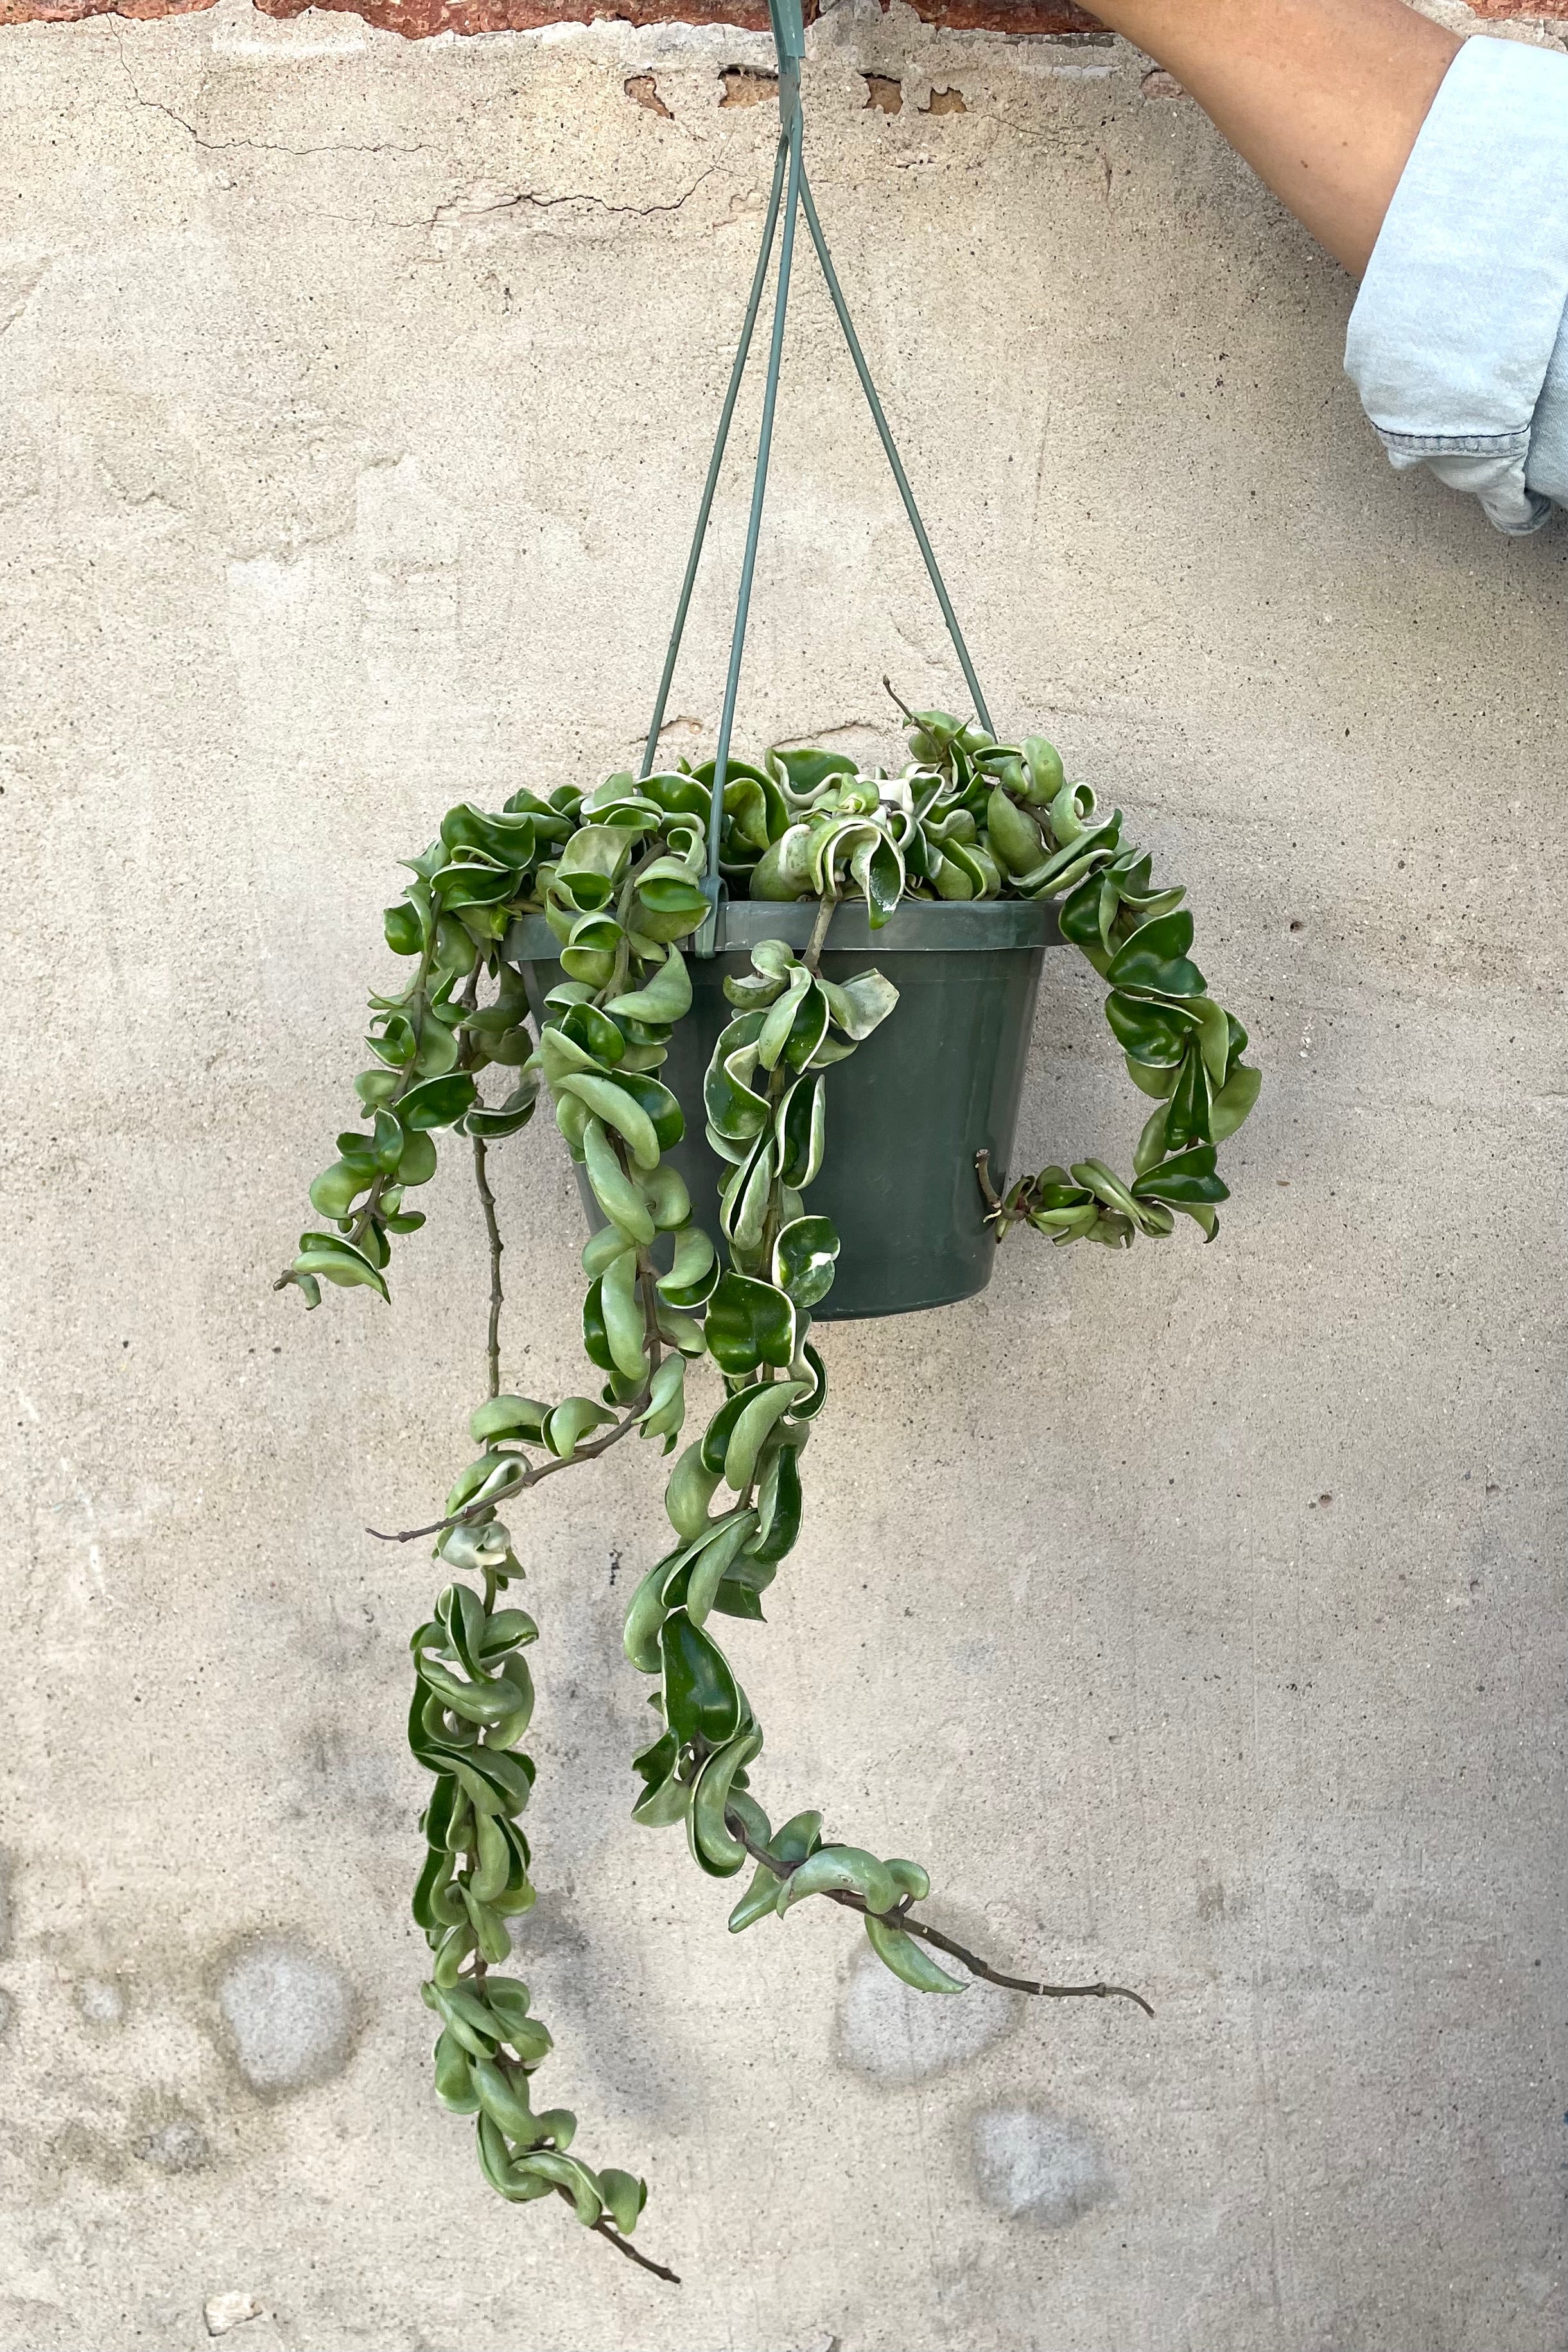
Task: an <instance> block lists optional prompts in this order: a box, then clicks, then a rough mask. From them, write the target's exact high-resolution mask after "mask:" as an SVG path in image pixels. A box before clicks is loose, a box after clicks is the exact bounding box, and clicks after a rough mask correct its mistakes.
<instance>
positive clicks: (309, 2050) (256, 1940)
mask: <svg viewBox="0 0 1568 2352" xmlns="http://www.w3.org/2000/svg"><path fill="white" fill-rule="evenodd" d="M216 1995H217V2005H218V2010H219V2011H220V2013H221V2015H222V2018H223V2022H224V2025H225V2028H226V2037H225V2038H226V2042H227V2045H228V2050H229V2054H230V2055H231V2056H232V2058H233V2060H234V2063H235V2065H236V2066H237V2069H238V2071H239V2073H240V2074H241V2075H242V2076H243V2077H244V2079H245V2081H246V2082H247V2084H249V2086H250V2088H251V2089H252V2090H253V2091H258V2092H259V2093H260V2094H261V2095H262V2096H263V2097H273V2098H276V2097H286V2096H287V2095H289V2093H290V2092H293V2091H302V2090H305V2089H306V2088H308V2087H309V2086H310V2084H316V2083H326V2082H330V2081H331V2078H332V2076H333V2075H334V2074H341V2073H342V2070H343V2068H344V2066H346V2065H347V2063H348V2061H349V2058H350V2055H351V2054H352V2053H353V2045H354V2042H355V2040H356V2038H357V2035H358V2032H359V2028H360V2023H361V2019H360V2014H359V2001H358V1998H357V1996H356V1994H355V1991H354V1989H353V1986H352V1985H351V1984H350V1982H349V1980H348V1979H347V1978H346V1977H345V1976H344V1975H343V1973H342V1969H339V1967H338V1966H337V1964H336V1962H335V1961H332V1960H330V1959H328V1958H327V1957H326V1956H325V1954H324V1953H321V1952H318V1951H314V1950H312V1949H311V1948H310V1945H309V1944H306V1943H304V1942H302V1941H299V1940H297V1939H295V1938H294V1937H288V1936H268V1935H262V1936H253V1937H247V1938H246V1939H245V1940H244V1941H242V1942H241V1943H239V1944H237V1945H235V1946H233V1947H232V1948H230V1950H229V1951H228V1953H227V1954H226V1956H225V1958H224V1959H223V1961H222V1962H221V1964H220V1967H219V1971H218V1977H217V1984H216Z"/></svg>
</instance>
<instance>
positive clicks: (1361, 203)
mask: <svg viewBox="0 0 1568 2352" xmlns="http://www.w3.org/2000/svg"><path fill="white" fill-rule="evenodd" d="M1094 7H1095V13H1096V15H1097V16H1100V17H1101V18H1102V19H1103V21H1104V22H1105V23H1106V24H1107V25H1109V26H1111V28H1112V29H1113V30H1114V31H1116V32H1118V33H1121V34H1123V35H1124V36H1125V37H1126V38H1127V39H1128V40H1130V41H1131V42H1133V43H1134V44H1135V45H1136V47H1139V48H1141V49H1142V50H1144V51H1145V52H1146V53H1147V54H1148V55H1149V56H1150V57H1152V58H1156V59H1157V60H1158V62H1159V63H1160V64H1161V65H1162V66H1163V67H1164V68H1166V70H1167V71H1168V72H1170V73H1173V74H1174V76H1175V78H1176V79H1177V80H1178V81H1179V82H1180V83H1181V84H1182V86H1183V88H1184V89H1187V90H1189V91H1191V93H1192V95H1193V97H1194V98H1195V99H1196V100H1197V102H1198V104H1199V105H1200V106H1201V107H1202V108H1203V110H1204V111H1205V114H1207V115H1209V116H1210V117H1211V118H1212V120H1213V121H1214V122H1215V126H1216V128H1217V129H1218V130H1219V131H1222V132H1223V133H1224V135H1225V137H1226V139H1228V140H1229V142H1230V143H1231V145H1232V146H1233V147H1234V148H1236V149H1237V152H1239V153H1240V154H1241V155H1243V156H1245V157H1246V159H1247V163H1250V164H1251V166H1252V168H1253V170H1254V171H1255V172H1256V173H1258V176H1259V178H1260V179H1263V180H1265V181H1267V183H1268V185H1269V186H1270V187H1271V188H1272V189H1273V190H1274V192H1275V194H1276V195H1278V196H1279V197H1280V198H1281V199H1282V200H1283V202H1284V203H1286V204H1287V205H1289V207H1290V210H1291V211H1292V212H1293V213H1294V214H1295V215H1296V216H1297V218H1298V219H1299V220H1300V221H1301V222H1302V223H1303V225H1304V226H1306V227H1307V228H1309V229H1310V231H1311V233H1312V235H1313V236H1315V237H1316V238H1317V239H1318V241H1319V243H1320V244H1321V245H1325V246H1327V247H1328V249H1329V251H1330V252H1331V254H1332V255H1333V256H1334V257H1335V258H1336V259H1337V260H1339V261H1342V263H1343V264H1344V266H1345V268H1347V269H1348V270H1350V271H1351V272H1352V274H1353V275H1354V276H1356V277H1360V276H1361V274H1362V272H1363V270H1364V269H1365V268H1366V265H1367V262H1368V260H1369V258H1370V257H1371V254H1372V249H1373V246H1374V245H1375V244H1376V242H1377V234H1378V231H1379V229H1380V228H1381V227H1382V226H1383V218H1384V214H1385V213H1386V212H1387V210H1388V206H1389V204H1390V201H1391V200H1392V198H1393V195H1394V189H1395V188H1396V187H1397V185H1398V184H1399V177H1400V173H1402V172H1403V171H1404V169H1405V164H1406V163H1407V162H1408V161H1409V157H1410V151H1411V149H1412V148H1413V147H1414V146H1415V140H1416V135H1417V133H1418V132H1419V131H1420V129H1421V126H1422V124H1423V122H1425V121H1426V114H1427V110H1428V109H1429V108H1430V106H1431V104H1432V100H1434V99H1435V98H1436V94H1437V90H1438V87H1439V85H1440V84H1441V82H1442V79H1443V77H1444V75H1445V74H1446V73H1447V70H1448V68H1449V66H1450V65H1451V64H1452V62H1453V60H1454V57H1455V55H1456V53H1457V51H1458V49H1459V47H1461V42H1460V38H1459V37H1458V34H1455V33H1449V32H1445V31H1444V29H1443V27H1442V26H1440V25H1435V24H1433V23H1432V21H1431V19H1430V18H1429V17H1426V16H1417V15H1416V13H1415V9H1414V8H1407V7H1406V6H1405V5H1404V0H1094Z"/></svg>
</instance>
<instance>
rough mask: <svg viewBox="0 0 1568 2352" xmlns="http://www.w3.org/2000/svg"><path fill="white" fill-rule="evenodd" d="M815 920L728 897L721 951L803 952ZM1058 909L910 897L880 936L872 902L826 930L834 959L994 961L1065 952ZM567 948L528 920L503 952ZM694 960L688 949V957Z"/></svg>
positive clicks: (544, 956)
mask: <svg viewBox="0 0 1568 2352" xmlns="http://www.w3.org/2000/svg"><path fill="white" fill-rule="evenodd" d="M815 922H816V900H815V899H814V898H805V899H795V900H779V899H769V898H725V899H723V900H721V903H720V908H719V924H718V938H717V941H716V952H717V953H718V954H720V955H724V954H732V953H734V952H735V951H736V950H741V951H742V952H743V951H744V950H747V949H749V948H753V947H755V946H756V944H757V942H758V941H759V940H784V944H785V946H786V947H792V948H804V947H805V946H806V945H807V944H808V943H809V941H810V939H811V932H812V926H813V924H814V923H815ZM1067 945H1068V941H1067V940H1064V939H1063V937H1062V935H1061V932H1060V930H1059V929H1058V927H1057V910H1056V908H1055V906H1054V905H1052V904H1051V903H1050V902H1049V901H1048V900H1047V899H1043V898H970V899H952V898H948V899H930V898H906V899H905V900H904V901H903V903H902V904H901V905H900V906H899V907H898V908H895V910H894V912H893V913H892V915H891V916H890V917H889V919H888V921H887V922H885V923H884V924H883V925H882V927H881V929H879V930H875V931H874V930H873V929H871V923H870V918H869V916H868V913H867V909H866V903H865V900H864V899H861V898H854V899H850V898H846V899H845V900H843V902H842V903H841V904H840V905H839V906H838V907H837V908H836V909H835V911H834V916H833V920H832V921H831V923H830V924H829V925H828V927H827V938H826V942H825V948H824V952H825V953H826V954H829V955H843V954H849V955H865V954H867V953H872V952H879V953H882V954H886V955H994V954H995V953H996V952H997V950H1006V949H1009V948H1014V949H1018V950H1026V951H1029V950H1036V949H1038V948H1060V947H1066V946H1067ZM561 947H562V942H561V941H560V940H558V939H557V938H556V936H555V933H554V932H553V931H552V929H551V928H550V926H549V924H548V923H547V922H546V921H545V919H544V917H543V916H542V915H521V916H520V917H519V918H518V919H517V920H516V921H515V922H514V923H513V924H512V926H511V929H510V930H509V931H508V933H507V935H506V938H505V940H504V941H503V942H502V945H501V954H502V956H503V957H504V958H505V960H506V961H507V962H508V963H559V962H560V961H561ZM684 952H685V953H686V954H687V955H688V956H689V954H690V952H691V950H690V949H689V948H687V949H685V950H684Z"/></svg>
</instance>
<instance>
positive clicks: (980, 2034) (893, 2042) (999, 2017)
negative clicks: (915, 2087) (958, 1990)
mask: <svg viewBox="0 0 1568 2352" xmlns="http://www.w3.org/2000/svg"><path fill="white" fill-rule="evenodd" d="M1020 2007H1021V1996H1020V1995H1019V1994H1017V1993H1005V1992H998V1991H995V1990H993V1989H992V1987H990V1986H989V1985H979V1984H977V1985H974V1986H973V1988H972V1989H971V1990H969V1991H968V1992H966V1993H964V1994H963V1997H962V1999H960V1998H959V1997H957V1996H953V1997H952V1998H945V1997H944V1998H942V1999H940V2000H939V1999H934V1998H933V1997H932V1996H931V1994H930V1993H920V1992H911V1990H910V1988H909V1986H908V1985H906V1984H903V1983H900V1979H898V1978H897V1977H895V1976H893V1975H892V1974H891V1973H890V1972H889V1970H888V1969H885V1968H884V1967H883V1966H882V1963H881V1962H880V1960H879V1959H878V1958H875V1956H874V1955H873V1954H871V1953H869V1952H866V1953H862V1954H860V1955H858V1957H857V1958H856V1959H855V1961H854V1963H853V1965H852V1967H851V1969H850V1973H849V1981H848V1983H847V1986H846V1988H845V1991H844V1998H843V2001H842V2004H841V2006H840V2009H839V2012H838V2034H837V2040H838V2054H839V2056H840V2057H841V2058H842V2059H843V2060H844V2061H845V2062H846V2063H847V2064H848V2065H850V2066H852V2067H854V2069H855V2071H856V2072H857V2074H864V2075H865V2076H867V2077H868V2080H869V2081H871V2082H873V2083H879V2084H886V2085H887V2086H888V2087H889V2088H892V2087H894V2086H901V2085H903V2084H908V2083H918V2082H921V2081H923V2080H924V2079H925V2077H926V2076H927V2075H930V2074H944V2073H946V2071H947V2070H948V2068H949V2067H952V2066H962V2065H963V2064H964V2063H966V2062H967V2061H968V2060H970V2059H972V2058H976V2057H978V2056H979V2054H980V2053H981V2052H982V2051H983V2050H985V2049H988V2048H989V2047H990V2045H991V2044H992V2042H998V2041H1000V2040H1001V2038H1002V2036H1003V2035H1004V2034H1005V2033H1008V2032H1011V2031H1012V2029H1013V2027H1014V2026H1015V2025H1016V2023H1017V2021H1018V2017H1019V2013H1020Z"/></svg>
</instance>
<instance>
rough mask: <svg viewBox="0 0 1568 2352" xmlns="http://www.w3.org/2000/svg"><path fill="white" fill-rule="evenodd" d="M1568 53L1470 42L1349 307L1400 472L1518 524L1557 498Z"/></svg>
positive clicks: (1523, 525) (1351, 363) (1565, 291)
mask: <svg viewBox="0 0 1568 2352" xmlns="http://www.w3.org/2000/svg"><path fill="white" fill-rule="evenodd" d="M1565 312H1568V57H1564V56H1563V55H1561V54H1560V53H1558V52H1557V51H1555V50H1552V49H1541V48H1535V47H1531V46H1529V45H1528V44H1526V43H1524V42H1521V41H1500V40H1489V39H1486V38H1484V37H1482V38H1477V39H1472V40H1468V41H1467V42H1466V43H1465V46H1464V47H1463V48H1462V49H1460V51H1459V52H1458V56H1457V57H1456V58H1455V59H1454V62H1453V64H1452V65H1451V66H1450V67H1449V68H1448V71H1447V75H1446V76H1445V78H1444V80H1443V83H1442V86H1441V88H1440V89H1438V92H1437V95H1436V98H1435V99H1434V100H1433V102H1432V107H1431V110H1430V112H1429V113H1428V115H1427V117H1426V122H1425V123H1424V124H1423V126H1422V130H1421V133H1420V136H1419V137H1418V138H1417V140H1416V142H1415V147H1414V149H1413V150H1412V151H1411V155H1410V160H1409V162H1408V163H1406V165H1405V171H1404V173H1403V175H1402V176H1401V179H1400V182H1399V185H1398V187H1397V189H1396V190H1395V191H1394V201H1393V203H1392V204H1391V205H1390V206H1389V208H1388V214H1387V216H1386V218H1385V219H1384V224H1383V228H1382V232H1381V234H1380V235H1379V236H1378V240H1377V244H1376V247H1374V249H1373V256H1372V259H1371V261H1370V262H1369V263H1368V265H1367V272H1366V276H1365V278H1363V281H1362V288H1361V292H1360V295H1359V296H1358V298H1357V300H1356V304H1355V308H1354V310H1352V313H1351V320H1350V329H1349V332H1348V334H1347V336H1346V341H1345V367H1346V371H1347V373H1349V374H1350V376H1351V378H1352V382H1353V383H1354V384H1355V386H1356V389H1357V391H1358V392H1359V393H1360V394H1361V398H1362V405H1363V408H1364V409H1365V410H1366V413H1367V415H1368V416H1369V417H1370V419H1371V420H1372V423H1373V426H1374V427H1375V429H1376V431H1377V435H1378V437H1379V439H1380V440H1381V441H1382V443H1383V445H1384V448H1385V449H1386V451H1387V452H1388V456H1389V458H1390V461H1391V462H1392V463H1393V464H1394V466H1396V467H1410V466H1427V467H1430V468H1431V470H1432V471H1433V472H1434V473H1435V474H1436V475H1437V476H1438V478H1440V479H1441V480H1443V481H1445V482H1447V483H1449V484H1450V485H1451V486H1452V487H1453V488H1456V489H1460V490H1467V491H1469V492H1471V493H1472V494H1473V495H1474V496H1475V497H1477V498H1479V500H1480V502H1481V505H1482V506H1483V507H1484V508H1485V509H1486V511H1487V513H1488V514H1489V516H1490V518H1491V520H1492V521H1493V522H1494V523H1496V525H1497V526H1498V528H1499V530H1505V531H1509V532H1510V533H1515V534H1519V533H1522V532H1525V531H1531V530H1537V529H1539V527H1540V525H1541V524H1542V522H1544V521H1545V520H1546V517H1547V515H1548V513H1549V512H1550V511H1551V504H1552V501H1553V500H1557V501H1560V502H1563V503H1568V336H1565V335H1564V323H1563V322H1564V314H1565Z"/></svg>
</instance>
